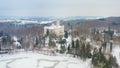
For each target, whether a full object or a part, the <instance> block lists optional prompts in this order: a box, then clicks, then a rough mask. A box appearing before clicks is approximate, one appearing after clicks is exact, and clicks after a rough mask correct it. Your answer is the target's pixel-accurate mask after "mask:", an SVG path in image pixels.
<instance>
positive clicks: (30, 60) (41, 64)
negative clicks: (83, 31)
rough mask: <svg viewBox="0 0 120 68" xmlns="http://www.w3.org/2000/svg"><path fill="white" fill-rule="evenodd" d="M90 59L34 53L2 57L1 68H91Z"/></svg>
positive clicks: (0, 59)
mask: <svg viewBox="0 0 120 68" xmlns="http://www.w3.org/2000/svg"><path fill="white" fill-rule="evenodd" d="M90 67H91V63H90V59H88V60H86V61H84V62H83V61H82V60H80V59H77V58H72V57H67V56H62V55H61V56H47V55H42V54H38V53H33V52H22V53H17V54H10V55H8V54H5V55H0V68H90Z"/></svg>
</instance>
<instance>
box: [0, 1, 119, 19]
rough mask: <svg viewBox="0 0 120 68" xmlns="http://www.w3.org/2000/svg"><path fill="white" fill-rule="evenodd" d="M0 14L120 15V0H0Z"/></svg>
mask: <svg viewBox="0 0 120 68" xmlns="http://www.w3.org/2000/svg"><path fill="white" fill-rule="evenodd" d="M0 16H63V17H64V16H120V0H0Z"/></svg>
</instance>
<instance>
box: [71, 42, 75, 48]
mask: <svg viewBox="0 0 120 68" xmlns="http://www.w3.org/2000/svg"><path fill="white" fill-rule="evenodd" d="M72 48H75V44H74V40H72Z"/></svg>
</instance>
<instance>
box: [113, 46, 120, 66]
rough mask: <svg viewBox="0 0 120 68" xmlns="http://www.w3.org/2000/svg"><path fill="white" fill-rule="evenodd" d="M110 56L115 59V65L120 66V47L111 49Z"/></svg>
mask: <svg viewBox="0 0 120 68" xmlns="http://www.w3.org/2000/svg"><path fill="white" fill-rule="evenodd" d="M112 55H113V56H115V57H116V60H117V63H118V64H119V66H120V46H119V45H116V46H115V47H113V51H112Z"/></svg>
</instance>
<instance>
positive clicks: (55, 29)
mask: <svg viewBox="0 0 120 68" xmlns="http://www.w3.org/2000/svg"><path fill="white" fill-rule="evenodd" d="M47 30H48V31H49V32H50V33H54V34H56V36H60V35H64V25H60V21H59V20H57V21H56V24H52V25H51V26H45V27H44V34H46V33H47Z"/></svg>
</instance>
